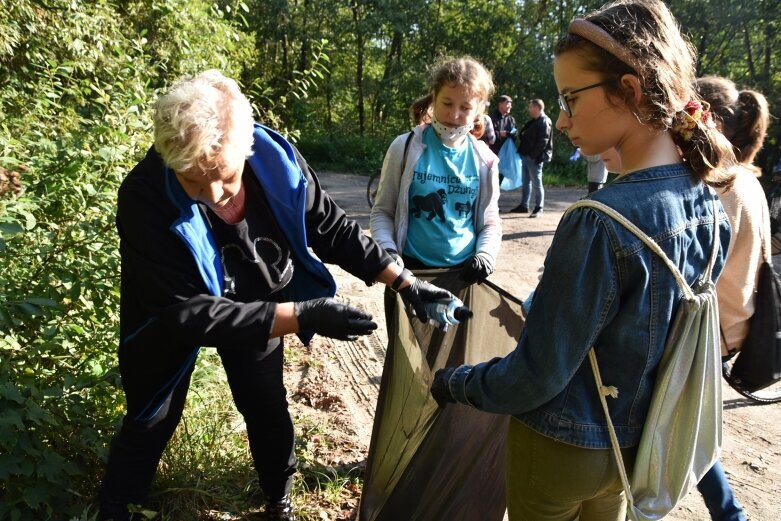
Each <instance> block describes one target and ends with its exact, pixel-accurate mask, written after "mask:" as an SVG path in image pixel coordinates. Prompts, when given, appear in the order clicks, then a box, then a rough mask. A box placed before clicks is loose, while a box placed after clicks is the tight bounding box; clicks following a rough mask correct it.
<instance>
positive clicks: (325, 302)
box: [293, 297, 377, 340]
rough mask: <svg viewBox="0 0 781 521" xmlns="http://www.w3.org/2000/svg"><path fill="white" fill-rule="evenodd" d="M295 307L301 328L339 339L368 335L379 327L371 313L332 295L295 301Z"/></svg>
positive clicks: (351, 338)
mask: <svg viewBox="0 0 781 521" xmlns="http://www.w3.org/2000/svg"><path fill="white" fill-rule="evenodd" d="M293 309H294V310H295V313H296V316H297V317H298V329H299V330H301V331H312V332H314V333H317V334H318V335H322V336H327V337H331V338H336V339H338V340H355V339H356V338H358V335H368V334H369V333H371V332H372V331H374V330H375V329H377V324H376V323H375V322H373V321H372V316H371V315H370V314H368V313H366V312H364V311H362V310H360V309H358V308H354V307H352V306H348V305H347V304H341V303H339V302H337V301H336V300H334V299H333V298H330V297H327V298H316V299H312V300H304V301H302V302H295V303H294V304H293Z"/></svg>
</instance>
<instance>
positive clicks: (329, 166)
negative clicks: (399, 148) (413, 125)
mask: <svg viewBox="0 0 781 521" xmlns="http://www.w3.org/2000/svg"><path fill="white" fill-rule="evenodd" d="M392 140H393V136H390V137H379V136H363V137H361V136H357V135H347V136H338V137H332V138H329V137H327V136H308V135H304V136H302V137H301V139H300V140H299V141H298V142H297V143H296V146H297V147H298V149H299V151H300V152H301V154H302V155H303V156H304V157H305V158H306V160H307V161H308V162H309V163H311V164H312V166H313V167H314V168H315V169H316V170H330V171H338V172H355V173H369V172H374V171H376V170H379V169H380V168H381V167H382V160H383V159H384V158H385V152H386V151H387V150H388V147H389V146H390V144H391V141H392Z"/></svg>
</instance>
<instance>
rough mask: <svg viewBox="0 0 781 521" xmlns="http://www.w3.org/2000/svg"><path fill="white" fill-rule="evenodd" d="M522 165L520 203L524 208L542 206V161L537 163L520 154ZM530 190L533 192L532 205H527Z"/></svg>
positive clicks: (543, 193) (543, 200) (543, 196)
mask: <svg viewBox="0 0 781 521" xmlns="http://www.w3.org/2000/svg"><path fill="white" fill-rule="evenodd" d="M521 164H522V165H523V169H522V173H521V187H522V189H523V192H522V195H521V204H522V205H523V206H525V207H526V208H530V209H536V208H542V205H543V204H544V203H545V190H544V189H543V188H542V163H537V162H536V161H534V159H532V158H531V157H529V156H521ZM532 191H533V192H534V206H533V207H532V206H529V202H530V200H531V195H532Z"/></svg>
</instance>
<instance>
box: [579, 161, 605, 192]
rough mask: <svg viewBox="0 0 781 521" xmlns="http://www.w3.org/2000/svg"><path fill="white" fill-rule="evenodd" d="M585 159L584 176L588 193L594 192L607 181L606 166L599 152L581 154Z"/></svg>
mask: <svg viewBox="0 0 781 521" xmlns="http://www.w3.org/2000/svg"><path fill="white" fill-rule="evenodd" d="M583 157H584V158H585V160H586V177H587V178H588V193H592V192H596V191H597V190H599V189H600V188H602V187H603V186H604V185H605V182H606V181H607V168H606V167H605V163H604V162H603V161H602V159H601V158H600V157H599V154H594V155H590V156H583Z"/></svg>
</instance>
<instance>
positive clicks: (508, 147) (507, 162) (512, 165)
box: [499, 139, 523, 190]
mask: <svg viewBox="0 0 781 521" xmlns="http://www.w3.org/2000/svg"><path fill="white" fill-rule="evenodd" d="M522 172H523V165H522V164H521V156H520V155H519V154H518V149H516V148H515V142H514V141H513V140H512V139H508V140H507V141H505V142H504V145H502V148H500V149H499V173H500V174H502V175H503V176H504V179H502V184H501V185H499V188H500V189H501V190H515V189H516V188H518V187H519V186H521V174H522Z"/></svg>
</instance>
